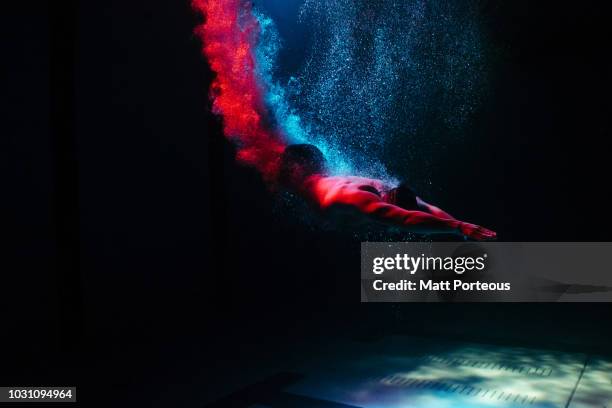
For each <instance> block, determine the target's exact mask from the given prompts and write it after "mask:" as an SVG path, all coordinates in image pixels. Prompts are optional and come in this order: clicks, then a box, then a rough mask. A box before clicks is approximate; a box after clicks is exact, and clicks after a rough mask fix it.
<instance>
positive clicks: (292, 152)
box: [279, 144, 325, 188]
mask: <svg viewBox="0 0 612 408" xmlns="http://www.w3.org/2000/svg"><path fill="white" fill-rule="evenodd" d="M321 173H325V157H324V156H323V153H322V152H321V150H319V149H318V148H317V147H316V146H314V145H311V144H295V145H289V146H287V147H286V148H285V151H284V152H283V154H282V156H281V162H280V175H279V180H280V183H281V184H282V185H285V186H287V187H292V188H299V187H300V186H301V185H302V184H303V183H304V181H305V180H306V179H307V178H308V177H310V176H312V175H315V174H321Z"/></svg>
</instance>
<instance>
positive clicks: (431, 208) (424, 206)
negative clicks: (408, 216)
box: [417, 197, 456, 220]
mask: <svg viewBox="0 0 612 408" xmlns="http://www.w3.org/2000/svg"><path fill="white" fill-rule="evenodd" d="M417 205H418V206H419V209H420V210H421V211H423V212H426V213H429V214H431V215H435V216H436V217H438V218H447V219H451V220H454V219H456V218H455V217H453V216H452V215H450V214H449V213H447V212H446V211H444V210H442V209H441V208H438V207H436V206H435V205H431V204H429V203H428V202H426V201H425V200H423V199H422V198H421V197H417Z"/></svg>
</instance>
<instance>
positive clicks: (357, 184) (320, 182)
mask: <svg viewBox="0 0 612 408" xmlns="http://www.w3.org/2000/svg"><path fill="white" fill-rule="evenodd" d="M280 181H281V184H283V185H285V186H287V187H289V188H291V189H293V190H296V191H298V192H299V193H300V194H301V195H303V196H304V197H306V198H307V199H308V200H309V201H310V202H311V203H312V204H314V205H315V206H316V207H317V208H318V209H320V210H321V211H323V212H326V213H330V212H335V211H339V212H343V213H349V214H351V213H352V214H354V215H356V216H366V217H367V218H369V219H372V220H374V221H378V222H383V223H387V224H391V225H395V226H401V227H403V228H405V229H406V230H407V231H411V232H415V233H422V234H458V235H463V236H467V237H469V238H472V239H476V240H486V239H493V238H495V237H496V233H495V232H493V231H490V230H488V229H486V228H483V227H480V226H478V225H475V224H470V223H466V222H462V221H459V220H457V219H455V218H454V217H452V216H451V215H450V214H448V213H446V212H445V211H443V210H441V209H440V208H438V207H435V206H433V205H431V204H428V203H426V202H425V201H423V200H422V199H421V198H420V197H418V196H417V195H416V194H415V193H414V192H413V191H412V190H411V189H410V188H409V187H408V186H406V185H404V184H401V185H400V186H398V187H395V188H392V187H391V186H388V185H386V184H385V183H384V182H382V181H381V180H376V179H369V178H364V177H354V176H330V175H328V174H327V172H326V169H325V158H324V157H323V154H322V153H321V152H320V151H319V149H317V148H316V147H315V146H313V145H291V146H288V147H287V148H286V149H285V152H284V153H283V156H282V158H281V168H280Z"/></svg>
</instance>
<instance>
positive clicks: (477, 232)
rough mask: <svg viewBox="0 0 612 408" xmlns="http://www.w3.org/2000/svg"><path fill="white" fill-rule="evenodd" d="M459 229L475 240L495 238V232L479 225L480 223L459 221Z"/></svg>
mask: <svg viewBox="0 0 612 408" xmlns="http://www.w3.org/2000/svg"><path fill="white" fill-rule="evenodd" d="M459 231H461V233H462V234H463V235H465V236H466V237H468V238H472V239H475V240H477V241H486V240H489V239H495V238H496V237H497V233H495V231H491V230H489V229H486V228H485V227H481V226H480V225H476V224H470V223H468V222H461V223H460V224H459Z"/></svg>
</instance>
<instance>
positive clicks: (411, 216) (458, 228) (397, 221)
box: [329, 190, 496, 240]
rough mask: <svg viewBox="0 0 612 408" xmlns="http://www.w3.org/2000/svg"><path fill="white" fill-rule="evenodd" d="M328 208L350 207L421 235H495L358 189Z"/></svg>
mask: <svg viewBox="0 0 612 408" xmlns="http://www.w3.org/2000/svg"><path fill="white" fill-rule="evenodd" d="M329 204H330V205H343V206H349V207H353V208H355V209H356V210H358V211H359V212H361V213H363V214H365V215H367V216H369V217H371V218H372V219H374V220H377V221H381V222H385V223H388V224H392V225H398V226H402V227H404V228H406V229H407V230H409V231H412V232H415V233H421V234H460V235H466V236H468V237H470V238H473V239H477V240H482V239H491V238H495V236H496V234H495V232H493V231H490V230H488V229H486V228H483V227H480V226H478V225H474V224H469V223H467V222H462V221H458V220H456V219H454V218H452V217H450V218H443V217H438V216H436V215H434V214H429V213H426V212H423V211H409V210H405V209H403V208H401V207H398V206H396V205H392V204H389V203H386V202H384V201H382V200H381V199H380V198H379V197H378V196H377V195H375V194H372V193H370V192H367V191H362V190H357V191H351V192H345V193H344V194H340V195H338V196H336V197H335V199H333V200H331V202H329Z"/></svg>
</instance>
